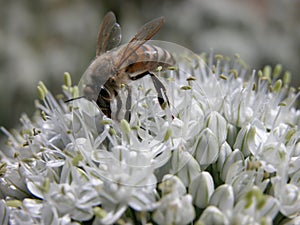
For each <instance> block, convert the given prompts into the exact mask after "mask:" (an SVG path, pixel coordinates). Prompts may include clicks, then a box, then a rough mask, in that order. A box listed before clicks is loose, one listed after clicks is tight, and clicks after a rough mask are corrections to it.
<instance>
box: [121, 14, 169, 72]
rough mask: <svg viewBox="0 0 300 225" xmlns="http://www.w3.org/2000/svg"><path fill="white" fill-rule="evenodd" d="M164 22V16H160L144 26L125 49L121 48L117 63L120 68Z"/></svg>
mask: <svg viewBox="0 0 300 225" xmlns="http://www.w3.org/2000/svg"><path fill="white" fill-rule="evenodd" d="M163 23H164V18H163V17H159V18H156V19H154V20H151V21H150V22H148V23H146V24H145V25H144V26H142V27H141V28H140V30H139V31H138V32H137V34H136V35H135V36H134V37H133V38H132V39H131V40H130V42H129V43H128V44H127V45H126V46H125V47H124V48H123V50H121V52H120V55H119V61H117V63H116V66H117V68H120V67H121V66H122V64H123V63H124V62H125V61H126V60H127V59H128V57H129V56H130V55H131V54H132V53H134V52H135V51H136V50H137V49H138V48H139V47H140V46H141V45H143V44H144V43H145V42H146V41H148V40H149V39H151V38H152V37H153V36H154V35H155V34H156V33H157V32H158V31H159V29H160V28H161V26H162V25H163Z"/></svg>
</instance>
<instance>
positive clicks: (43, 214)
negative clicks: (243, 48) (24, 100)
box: [0, 54, 300, 225]
mask: <svg viewBox="0 0 300 225" xmlns="http://www.w3.org/2000/svg"><path fill="white" fill-rule="evenodd" d="M202 59H203V60H202ZM202 59H200V57H199V58H194V59H190V58H189V59H188V60H189V61H190V62H189V63H187V62H184V63H183V64H182V65H181V66H182V67H178V68H179V69H178V68H177V69H176V68H173V69H170V71H169V72H168V75H170V76H169V77H167V78H165V79H164V83H165V84H166V87H167V90H168V92H167V94H168V97H169V99H170V103H171V104H170V107H168V106H167V107H166V108H165V109H161V107H160V105H159V104H158V102H157V98H156V93H155V91H154V90H153V89H154V88H153V86H151V84H150V83H151V82H149V80H147V79H148V78H146V77H145V79H144V78H143V79H141V80H140V81H137V83H135V85H134V86H135V87H136V88H133V90H132V92H133V94H132V98H133V101H132V102H133V104H132V107H131V120H130V121H126V120H124V119H121V120H117V119H109V118H107V117H105V116H103V114H102V113H101V111H100V109H99V108H97V107H95V104H94V103H92V102H89V101H87V100H85V99H80V100H75V101H73V103H71V104H70V103H65V102H64V99H65V98H74V97H76V96H78V89H77V87H76V86H72V84H71V80H70V76H69V74H67V73H66V74H65V84H64V85H63V91H64V95H65V97H64V98H63V97H62V96H58V97H57V98H54V97H53V96H52V94H51V93H50V92H49V91H48V90H47V88H46V87H45V86H44V85H43V83H40V84H39V86H38V93H39V97H40V98H41V101H37V103H36V106H37V108H38V113H37V115H35V117H34V118H33V120H30V119H29V118H28V117H27V116H26V115H24V116H22V118H21V122H22V127H21V129H19V130H18V131H17V130H15V131H12V132H11V133H10V132H8V131H7V130H6V129H4V128H2V131H3V132H4V133H5V134H6V135H7V136H8V141H7V146H5V147H2V149H3V150H2V152H1V156H2V157H1V164H0V197H1V198H2V200H0V221H1V223H2V224H13V225H17V224H22V225H24V224H25V225H26V224H28V225H29V224H45V225H50V224H51V225H58V224H61V225H67V224H93V225H97V224H178V225H179V224H199V225H200V224H224V225H230V224H241V225H243V224H266V225H268V224H300V144H299V132H300V130H299V115H300V114H299V111H297V110H296V109H295V108H294V107H293V105H294V103H295V101H296V99H297V97H298V94H297V92H296V91H295V90H294V89H293V88H290V87H289V86H288V83H289V74H288V73H285V74H284V76H283V80H281V79H279V77H280V75H281V67H280V66H276V67H275V68H274V69H272V68H271V67H269V66H266V67H265V68H264V69H263V70H262V71H258V72H253V75H252V76H250V78H249V77H248V76H247V75H246V69H245V65H244V63H243V62H242V61H241V59H240V58H239V57H237V56H236V57H235V58H234V59H233V60H229V59H228V58H226V57H223V56H221V55H215V56H213V55H212V54H211V55H210V56H209V57H205V56H202ZM183 61H184V60H183ZM204 61H205V62H206V64H204V63H203V62H204ZM120 95H121V96H123V98H124V96H126V90H124V91H121V93H120ZM164 97H166V96H164Z"/></svg>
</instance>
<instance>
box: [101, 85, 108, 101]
mask: <svg viewBox="0 0 300 225" xmlns="http://www.w3.org/2000/svg"><path fill="white" fill-rule="evenodd" d="M99 95H101V97H102V98H104V99H107V100H110V93H109V92H108V90H106V89H105V88H101V89H100V93H99Z"/></svg>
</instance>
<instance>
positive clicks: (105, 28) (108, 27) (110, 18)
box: [96, 12, 121, 57]
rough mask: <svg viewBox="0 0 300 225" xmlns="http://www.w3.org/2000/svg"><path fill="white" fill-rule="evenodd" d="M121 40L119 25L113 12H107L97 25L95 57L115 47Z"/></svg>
mask: <svg viewBox="0 0 300 225" xmlns="http://www.w3.org/2000/svg"><path fill="white" fill-rule="evenodd" d="M120 41H121V27H120V25H119V24H118V23H117V22H116V17H115V14H114V13H113V12H108V13H107V14H106V15H105V17H104V19H103V21H102V23H101V24H100V27H99V32H98V39H97V48H96V57H98V56H99V55H101V54H103V53H104V52H106V51H108V50H110V49H112V48H114V47H116V46H117V45H119V44H120Z"/></svg>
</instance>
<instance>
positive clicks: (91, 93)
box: [82, 12, 175, 121]
mask: <svg viewBox="0 0 300 225" xmlns="http://www.w3.org/2000/svg"><path fill="white" fill-rule="evenodd" d="M163 23H164V19H163V18H162V17H160V18H157V19H154V20H152V21H150V22H148V23H146V24H145V25H143V26H142V27H141V28H140V29H139V30H138V32H137V34H136V35H135V36H134V37H133V38H132V39H131V40H130V41H129V43H128V44H125V45H122V46H120V47H118V48H116V47H117V46H118V45H119V44H120V41H121V28H120V25H119V24H118V23H117V22H116V17H115V15H114V13H113V12H108V13H107V14H106V15H105V17H104V19H103V21H102V23H101V24H100V27H99V32H98V39H97V47H96V58H95V60H94V61H93V62H92V63H91V64H90V66H89V67H88V68H87V70H86V72H85V73H84V76H86V78H87V79H86V82H85V84H84V86H83V96H82V97H84V98H86V99H88V100H91V101H94V102H96V104H97V105H98V106H99V108H100V109H101V111H102V112H103V113H104V114H105V115H106V116H107V117H109V118H111V117H112V109H111V102H112V100H114V99H116V100H117V114H118V112H120V110H121V107H122V101H121V98H120V97H119V91H120V89H121V88H122V87H125V88H126V89H127V93H128V94H127V99H126V104H125V108H126V112H125V119H127V120H128V121H129V120H130V116H131V114H130V109H131V88H130V86H129V85H128V84H129V83H130V81H135V80H138V79H140V78H143V77H144V76H146V75H149V76H150V77H151V79H152V82H153V84H154V87H155V90H156V92H157V99H158V102H159V104H160V106H161V107H162V108H164V107H165V106H166V104H169V100H168V97H167V94H166V88H165V86H164V85H163V83H162V82H161V81H160V80H159V78H158V77H157V76H156V75H155V74H154V72H155V71H156V70H157V68H158V67H160V68H162V69H164V68H166V67H168V66H172V65H174V64H175V60H174V58H173V56H172V54H170V53H169V52H168V51H167V50H165V49H163V48H160V47H157V46H154V45H150V44H146V42H147V41H148V40H150V39H151V38H152V37H153V36H154V35H155V34H156V33H157V32H158V31H159V30H160V28H161V26H162V25H163Z"/></svg>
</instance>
